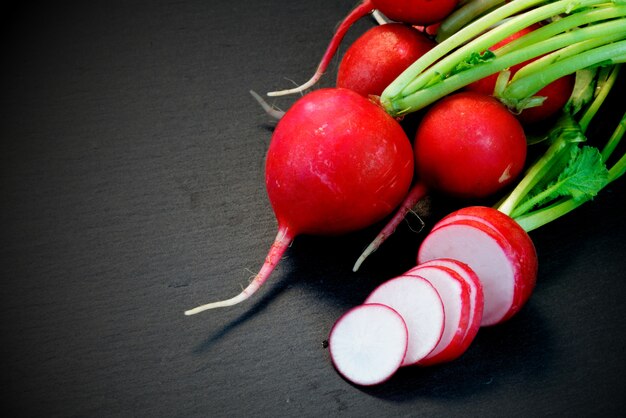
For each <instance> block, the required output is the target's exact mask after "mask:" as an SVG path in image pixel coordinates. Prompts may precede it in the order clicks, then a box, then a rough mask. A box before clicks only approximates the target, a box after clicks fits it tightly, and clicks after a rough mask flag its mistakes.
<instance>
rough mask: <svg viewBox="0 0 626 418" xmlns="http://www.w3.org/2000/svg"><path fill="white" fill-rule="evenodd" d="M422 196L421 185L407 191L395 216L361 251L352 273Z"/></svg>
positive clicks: (422, 186) (423, 190) (423, 187)
mask: <svg viewBox="0 0 626 418" xmlns="http://www.w3.org/2000/svg"><path fill="white" fill-rule="evenodd" d="M424 195H426V187H425V186H424V185H423V184H421V183H417V184H415V185H414V186H413V187H412V188H411V190H409V193H408V194H407V195H406V197H405V198H404V201H403V202H402V204H401V205H400V208H399V209H398V211H397V212H396V214H395V215H394V216H393V218H391V220H390V221H389V222H388V223H387V225H385V227H384V228H383V229H382V230H381V231H380V232H379V233H378V235H377V236H376V238H374V241H372V242H371V243H370V245H368V246H367V248H366V249H365V251H363V254H361V256H360V257H359V258H358V260H357V261H356V263H355V264H354V267H352V271H357V270H358V269H359V267H361V264H363V262H364V261H365V259H366V258H367V257H368V256H369V255H370V254H371V253H373V252H374V251H376V250H377V249H378V247H380V246H381V244H382V243H383V242H385V240H386V239H387V238H388V237H389V236H390V235H391V234H393V232H394V231H395V230H396V228H397V227H398V225H400V222H402V220H403V219H404V218H405V217H406V214H407V213H409V211H410V210H411V208H413V206H415V205H416V204H417V202H419V201H420V199H422V198H423V197H424Z"/></svg>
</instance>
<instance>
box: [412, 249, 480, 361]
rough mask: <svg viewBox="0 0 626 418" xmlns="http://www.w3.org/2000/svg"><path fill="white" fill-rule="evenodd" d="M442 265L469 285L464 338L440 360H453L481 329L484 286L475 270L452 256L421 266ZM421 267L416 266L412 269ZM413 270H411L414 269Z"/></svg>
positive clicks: (466, 347) (450, 347) (451, 346)
mask: <svg viewBox="0 0 626 418" xmlns="http://www.w3.org/2000/svg"><path fill="white" fill-rule="evenodd" d="M427 266H440V267H446V268H449V269H451V270H453V271H454V272H455V273H456V274H458V277H459V278H461V279H462V280H464V281H465V282H466V283H467V285H468V287H469V306H470V310H469V316H468V324H467V326H466V330H465V334H464V336H463V338H462V339H461V340H460V341H459V342H458V343H457V344H455V345H450V346H449V347H448V349H447V355H446V357H444V356H441V357H440V358H439V359H436V360H438V362H443V361H451V360H454V359H456V358H458V357H460V356H461V355H462V354H463V353H465V351H467V349H468V348H469V346H470V344H471V343H472V341H474V338H475V337H476V334H477V333H478V330H479V329H480V323H481V320H482V316H483V307H484V296H483V287H482V284H481V282H480V280H479V279H478V276H477V275H476V273H474V271H473V270H472V269H471V268H470V267H469V266H468V265H467V264H465V263H462V262H460V261H458V260H453V259H450V258H437V259H434V260H430V261H427V262H425V263H423V264H421V265H420V266H419V267H420V268H423V267H427ZM415 269H417V270H418V271H419V269H418V268H417V267H416V268H414V269H412V270H415ZM412 270H411V271H412Z"/></svg>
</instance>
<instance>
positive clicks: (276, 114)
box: [250, 90, 285, 120]
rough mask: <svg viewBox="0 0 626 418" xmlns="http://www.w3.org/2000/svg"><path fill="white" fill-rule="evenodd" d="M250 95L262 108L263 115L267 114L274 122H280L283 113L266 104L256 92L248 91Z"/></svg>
mask: <svg viewBox="0 0 626 418" xmlns="http://www.w3.org/2000/svg"><path fill="white" fill-rule="evenodd" d="M250 94H251V95H252V97H254V100H256V101H257V102H258V103H259V104H260V105H261V107H262V108H263V110H264V111H265V113H267V115H268V116H270V117H272V118H274V119H276V120H280V119H281V118H282V117H283V116H284V115H285V112H284V111H282V110H278V109H276V108H274V107H273V106H272V105H270V104H269V103H268V102H266V101H265V100H263V98H262V97H261V96H259V95H258V93H257V92H256V91H254V90H250Z"/></svg>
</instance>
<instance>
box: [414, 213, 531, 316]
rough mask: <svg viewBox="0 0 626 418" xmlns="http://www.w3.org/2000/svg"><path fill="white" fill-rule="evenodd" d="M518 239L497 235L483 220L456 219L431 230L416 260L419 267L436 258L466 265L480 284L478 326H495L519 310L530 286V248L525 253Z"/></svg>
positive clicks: (503, 234) (508, 234) (508, 235)
mask: <svg viewBox="0 0 626 418" xmlns="http://www.w3.org/2000/svg"><path fill="white" fill-rule="evenodd" d="M511 221H512V220H511ZM512 222H514V221H512ZM518 227H519V226H518ZM520 229H521V228H520ZM522 232H523V231H522ZM524 234H525V233H524ZM525 236H526V237H527V235H525ZM519 237H520V235H516V234H513V233H511V232H510V231H509V232H507V233H501V232H500V230H498V229H495V228H494V227H491V226H489V224H488V223H485V222H483V221H480V222H479V221H475V220H472V219H457V220H455V221H454V222H449V223H446V224H444V225H441V226H437V227H436V228H433V230H432V231H431V232H430V234H429V235H428V236H427V237H426V238H425V239H424V241H423V242H422V245H421V246H420V249H419V252H418V258H417V259H418V263H419V264H421V263H423V262H425V261H428V260H432V259H436V258H453V259H456V260H459V261H461V262H463V263H465V264H467V265H469V266H470V268H471V269H472V270H473V271H474V272H475V273H476V275H477V276H478V278H479V279H480V281H481V283H482V285H483V292H484V301H485V302H484V303H485V306H484V311H483V316H482V321H481V325H482V326H489V325H495V324H498V323H500V322H502V321H505V320H506V319H508V318H510V317H511V316H512V315H513V314H515V313H516V312H517V311H519V309H520V308H521V306H522V305H523V304H524V303H525V302H526V300H527V299H528V297H529V296H530V291H531V289H532V288H533V287H534V283H535V279H536V254H535V253H534V247H532V249H533V252H532V253H531V254H528V253H527V252H526V251H525V250H523V249H522V247H521V246H519V245H515V243H516V241H519ZM524 248H528V247H524ZM533 260H534V262H533ZM533 265H534V268H533Z"/></svg>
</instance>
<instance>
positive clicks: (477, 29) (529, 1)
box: [381, 0, 545, 104]
mask: <svg viewBox="0 0 626 418" xmlns="http://www.w3.org/2000/svg"><path fill="white" fill-rule="evenodd" d="M544 1H545V0H516V1H513V2H510V3H507V4H505V5H503V6H502V7H499V8H497V9H495V10H494V11H493V12H491V13H488V14H487V15H485V16H483V17H481V18H480V19H478V20H476V21H475V22H473V23H471V24H469V25H467V26H465V27H464V28H463V29H461V30H460V31H459V32H457V33H456V34H455V36H452V37H450V38H448V39H446V40H445V41H443V42H441V43H440V44H438V45H437V46H435V47H434V48H433V49H431V50H430V51H428V52H427V53H426V54H424V55H423V56H422V57H421V58H420V59H418V60H417V61H415V62H414V63H413V64H411V65H410V66H409V67H408V68H407V69H406V70H405V71H404V72H403V73H402V74H400V75H399V76H398V77H397V78H396V79H395V80H394V81H393V82H392V83H391V84H390V85H389V86H387V88H386V89H385V91H384V92H383V93H382V95H381V102H382V103H383V104H384V103H385V102H390V101H391V100H392V99H394V98H395V97H397V96H399V95H400V94H401V92H402V91H403V90H404V89H405V88H406V87H407V85H408V84H409V83H411V81H413V80H414V79H415V77H417V76H418V75H419V74H420V73H422V71H424V70H425V69H426V68H428V67H430V66H431V65H432V64H433V63H435V62H436V61H438V60H439V59H441V58H442V57H444V56H446V54H448V53H449V52H450V51H453V50H454V49H455V48H457V47H459V46H460V45H463V44H465V43H466V42H467V41H468V40H470V39H473V38H475V37H476V36H478V35H480V34H481V33H483V32H484V31H486V30H487V29H489V28H490V27H491V26H493V25H495V24H497V23H499V22H500V21H501V20H502V19H505V18H507V17H509V16H512V15H514V14H516V13H519V12H521V11H523V10H526V9H528V8H530V7H533V6H536V5H538V4H541V3H543V2H544ZM496 42H497V41H496ZM494 43H495V42H494ZM489 46H491V45H489ZM483 49H485V48H483ZM483 49H481V50H483Z"/></svg>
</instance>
